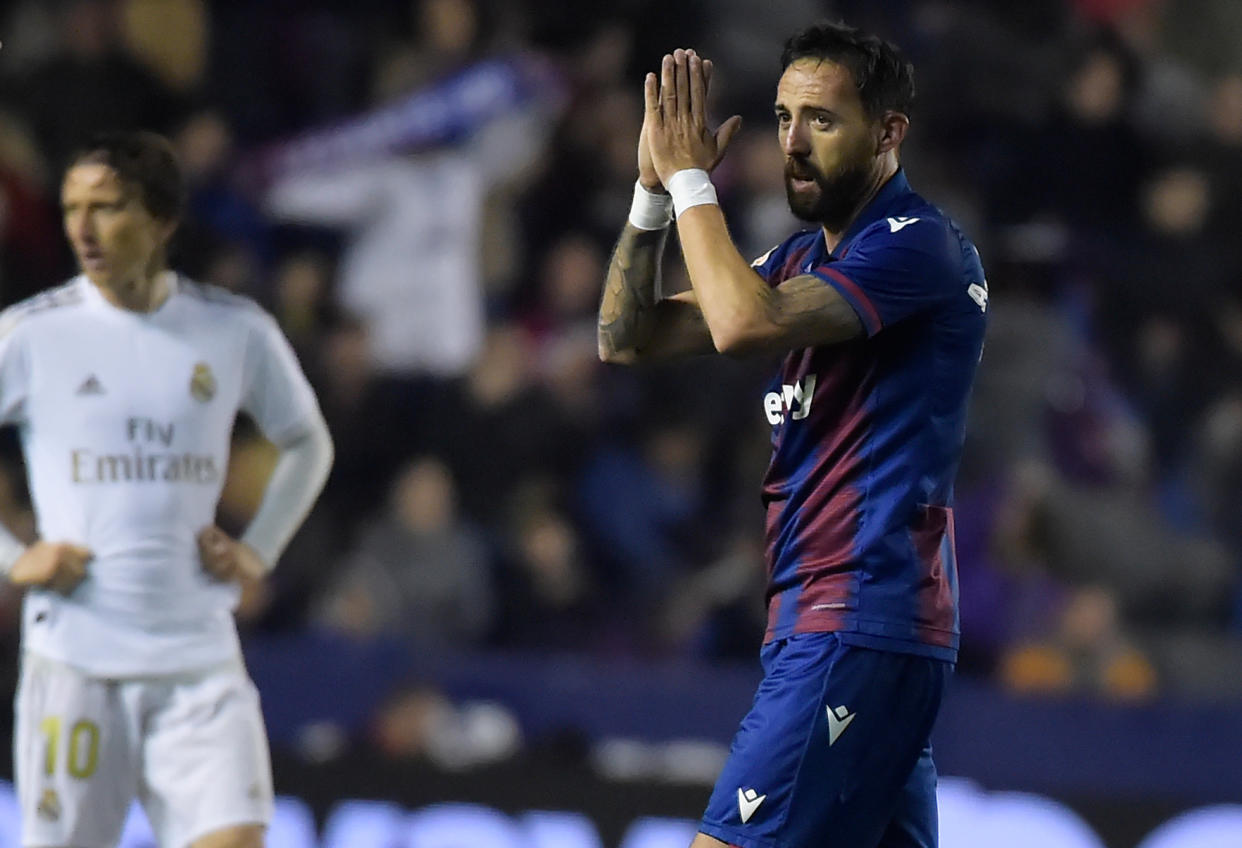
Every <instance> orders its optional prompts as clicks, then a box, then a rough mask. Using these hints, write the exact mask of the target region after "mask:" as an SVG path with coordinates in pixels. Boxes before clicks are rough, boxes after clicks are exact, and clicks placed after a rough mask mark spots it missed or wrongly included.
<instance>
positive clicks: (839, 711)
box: [827, 704, 858, 748]
mask: <svg viewBox="0 0 1242 848" xmlns="http://www.w3.org/2000/svg"><path fill="white" fill-rule="evenodd" d="M827 710H828V747H829V748H831V747H832V746H833V745H835V744H836V743H837V740H838V739H840V738H841V734H842V733H844V732H845V728H847V727H849V726H850V722H852V721H853V720H854V717H855V716H857V715H858V713H852V712H850V711H849V708H848V707H846V706H845V705H844V704H842V705H841V706H839V707H837V708H836V709H833V708H832V707H827Z"/></svg>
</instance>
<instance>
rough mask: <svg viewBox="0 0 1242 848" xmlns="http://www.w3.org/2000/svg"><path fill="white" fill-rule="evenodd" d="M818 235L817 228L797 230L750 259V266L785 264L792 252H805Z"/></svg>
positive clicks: (765, 266)
mask: <svg viewBox="0 0 1242 848" xmlns="http://www.w3.org/2000/svg"><path fill="white" fill-rule="evenodd" d="M819 237H820V231H819V230H817V229H813V230H799V231H798V232H796V233H794V234H793V235H791V236H789V237H788V238H787V239H785V240H784V241H783V242H781V243H780V244H777V245H774V246H773V247H771V248H769V249H768V250H767V251H766V252H764V253H762V254H760V255H759V256H757V257H756V258H755V259H753V260H752V261H751V263H750V266H751V267H752V268H759V269H763V268H773V267H779V266H781V265H783V264H785V262H786V261H787V260H788V258H789V257H790V256H792V255H793V254H795V253H799V252H805V251H806V250H807V249H809V248H810V247H811V246H812V245H814V244H815V241H816V239H818V238H819Z"/></svg>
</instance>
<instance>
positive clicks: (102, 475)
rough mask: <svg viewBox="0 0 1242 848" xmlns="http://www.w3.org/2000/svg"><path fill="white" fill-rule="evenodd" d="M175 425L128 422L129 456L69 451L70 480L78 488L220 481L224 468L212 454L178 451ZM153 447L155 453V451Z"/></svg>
mask: <svg viewBox="0 0 1242 848" xmlns="http://www.w3.org/2000/svg"><path fill="white" fill-rule="evenodd" d="M176 433H177V428H176V424H175V423H174V422H172V421H168V422H160V421H157V420H155V419H154V418H141V417H133V418H127V419H126V420H125V438H126V441H128V442H129V443H130V449H129V450H128V451H126V452H117V453H96V452H95V451H93V450H91V449H90V448H73V449H72V450H70V451H69V468H70V478H71V479H72V481H73V482H74V483H76V484H81V485H90V484H96V483H202V484H204V485H211V484H214V483H217V482H219V481H220V476H221V474H220V469H221V464H218V463H217V462H216V457H215V456H214V455H212V454H206V453H202V454H200V453H193V452H190V451H177V450H175V449H173V442H174V440H175V437H176ZM152 447H154V449H152Z"/></svg>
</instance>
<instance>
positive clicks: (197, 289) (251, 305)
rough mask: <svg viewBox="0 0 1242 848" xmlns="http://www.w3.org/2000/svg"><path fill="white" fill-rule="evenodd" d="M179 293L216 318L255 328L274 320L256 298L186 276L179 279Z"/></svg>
mask: <svg viewBox="0 0 1242 848" xmlns="http://www.w3.org/2000/svg"><path fill="white" fill-rule="evenodd" d="M177 292H178V294H180V295H183V296H184V297H185V298H186V299H187V300H188V301H189V302H190V303H192V304H194V305H195V306H196V307H198V308H199V309H202V310H204V311H207V312H211V313H214V315H213V317H216V318H226V319H232V320H234V321H238V322H240V323H243V324H247V325H255V326H264V325H267V324H269V323H271V322H272V321H273V320H274V319H273V318H272V316H271V315H270V314H269V313H268V311H267V310H266V309H264V308H263V307H262V306H260V305H259V304H258V302H257V301H255V300H254V298H251V297H247V296H246V295H244V294H238V293H237V292H232V291H229V290H228V289H226V288H222V287H220V286H213V285H211V284H209V283H200V282H198V281H197V280H191V279H190V278H189V277H186V276H184V275H181V276H179V277H178V278H177Z"/></svg>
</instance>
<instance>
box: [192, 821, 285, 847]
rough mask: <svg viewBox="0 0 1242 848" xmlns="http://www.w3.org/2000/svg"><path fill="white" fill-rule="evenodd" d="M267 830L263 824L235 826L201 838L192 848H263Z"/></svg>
mask: <svg viewBox="0 0 1242 848" xmlns="http://www.w3.org/2000/svg"><path fill="white" fill-rule="evenodd" d="M266 830H267V828H265V827H264V826H263V825H261V824H239V825H233V826H232V827H225V828H222V829H220V830H213V831H212V832H211V833H208V834H206V835H204V836H200V837H199V838H198V839H195V840H194V842H192V843H191V844H190V848H263V834H264V833H265V832H266Z"/></svg>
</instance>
